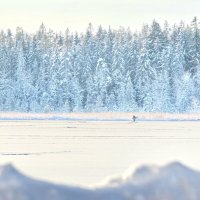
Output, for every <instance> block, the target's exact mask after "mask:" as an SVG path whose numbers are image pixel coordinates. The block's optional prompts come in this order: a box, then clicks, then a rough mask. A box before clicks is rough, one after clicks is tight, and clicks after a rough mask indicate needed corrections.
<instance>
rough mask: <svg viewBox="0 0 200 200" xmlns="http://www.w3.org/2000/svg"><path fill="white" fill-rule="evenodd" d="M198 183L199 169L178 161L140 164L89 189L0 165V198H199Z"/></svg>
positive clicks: (129, 199)
mask: <svg viewBox="0 0 200 200" xmlns="http://www.w3.org/2000/svg"><path fill="white" fill-rule="evenodd" d="M66 178H67V177H66ZM199 185H200V172H198V171H194V170H192V169H189V168H187V167H186V166H184V165H182V164H180V163H171V164H169V165H167V166H164V167H156V166H153V167H152V166H143V167H140V168H139V169H137V170H136V171H135V172H133V173H130V174H129V175H127V174H126V175H123V176H121V177H118V178H115V179H111V180H109V181H108V182H107V184H105V185H104V186H101V187H98V188H92V189H86V188H85V189H84V188H79V187H70V186H63V185H55V184H51V183H47V182H42V181H37V180H34V179H31V178H28V177H26V176H24V175H23V174H21V173H20V172H18V171H17V170H16V169H15V168H14V167H13V166H12V165H5V166H2V167H0V200H113V199H114V200H199V197H200V189H199Z"/></svg>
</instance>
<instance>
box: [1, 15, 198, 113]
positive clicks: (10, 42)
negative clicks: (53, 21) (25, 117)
mask: <svg viewBox="0 0 200 200" xmlns="http://www.w3.org/2000/svg"><path fill="white" fill-rule="evenodd" d="M0 95H1V98H0V111H19V112H82V111H87V112H105V111H146V112H200V27H199V22H198V21H197V18H194V19H193V20H192V22H191V24H190V25H188V24H185V23H184V22H181V23H180V24H178V25H169V24H168V23H167V22H166V23H165V24H164V25H162V26H161V25H160V24H159V23H157V22H156V21H153V22H152V24H149V25H144V26H143V27H142V29H141V31H138V32H132V31H131V30H130V29H125V28H123V27H121V28H119V29H118V30H113V29H112V28H108V29H104V28H103V27H101V26H99V27H98V28H97V30H94V28H93V26H92V24H89V26H88V27H87V29H86V31H85V33H72V32H70V31H69V30H68V29H67V30H66V31H65V32H64V33H55V32H54V31H52V30H50V29H46V28H45V26H44V25H43V24H42V25H41V26H40V28H39V30H38V31H37V32H35V33H33V34H30V33H26V32H24V31H23V29H22V28H17V29H16V33H12V32H11V31H10V30H8V31H1V33H0Z"/></svg>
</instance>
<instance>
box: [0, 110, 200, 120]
mask: <svg viewBox="0 0 200 200" xmlns="http://www.w3.org/2000/svg"><path fill="white" fill-rule="evenodd" d="M133 115H135V116H136V117H137V120H196V121H200V114H195V113H185V114H172V113H120V112H106V113H15V112H14V113H0V120H88V121H99V120H105V121H106V120H107V121H131V120H132V116H133Z"/></svg>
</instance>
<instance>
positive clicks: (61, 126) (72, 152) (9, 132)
mask: <svg viewBox="0 0 200 200" xmlns="http://www.w3.org/2000/svg"><path fill="white" fill-rule="evenodd" d="M199 154H200V122H197V121H196V122H195V121H194V122H192V121H190V122H189V121H188V122H187V121H184V122H156V121H151V122H145V121H143V122H142V121H141V122H137V123H131V122H125V121H124V122H120V121H116V122H113V121H112V122H111V121H110V122H108V121H99V122H96V121H85V122H84V121H42V120H41V121H0V164H5V163H8V162H11V163H13V164H14V165H15V166H16V167H18V168H19V169H21V171H22V172H25V173H26V174H28V175H30V176H33V177H34V178H42V179H45V180H48V181H53V182H57V183H65V184H66V183H67V184H76V185H77V184H78V185H91V184H96V183H99V182H101V181H102V180H103V179H104V178H105V177H107V176H109V175H113V174H121V173H122V172H123V171H125V170H126V169H127V168H128V167H129V166H130V165H133V166H134V167H137V166H139V165H142V164H165V163H167V162H171V161H175V160H176V161H181V162H183V163H184V164H187V165H189V166H191V167H194V168H196V169H200V160H199Z"/></svg>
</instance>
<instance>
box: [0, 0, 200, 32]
mask: <svg viewBox="0 0 200 200" xmlns="http://www.w3.org/2000/svg"><path fill="white" fill-rule="evenodd" d="M198 14H200V0H190V1H189V0H0V29H2V28H3V29H7V28H11V29H15V27H17V26H20V27H23V28H24V29H25V30H26V31H30V32H32V31H35V30H36V29H37V28H38V27H39V25H40V24H41V23H42V22H44V24H45V25H46V26H47V27H49V28H52V29H54V30H56V31H59V30H65V29H66V28H67V27H69V28H70V30H73V31H74V30H78V31H83V30H85V28H86V27H87V25H88V23H89V22H92V23H93V24H94V26H98V25H99V24H102V25H103V26H104V27H106V28H107V27H108V26H109V25H111V27H113V28H117V27H119V26H125V27H128V26H129V27H131V29H133V30H134V29H140V27H141V26H142V24H143V23H149V22H151V21H152V20H153V19H156V20H157V21H159V22H163V21H164V20H168V21H169V22H170V23H174V22H179V21H180V20H184V21H186V22H190V21H191V20H192V18H193V17H194V16H197V17H198Z"/></svg>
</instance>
